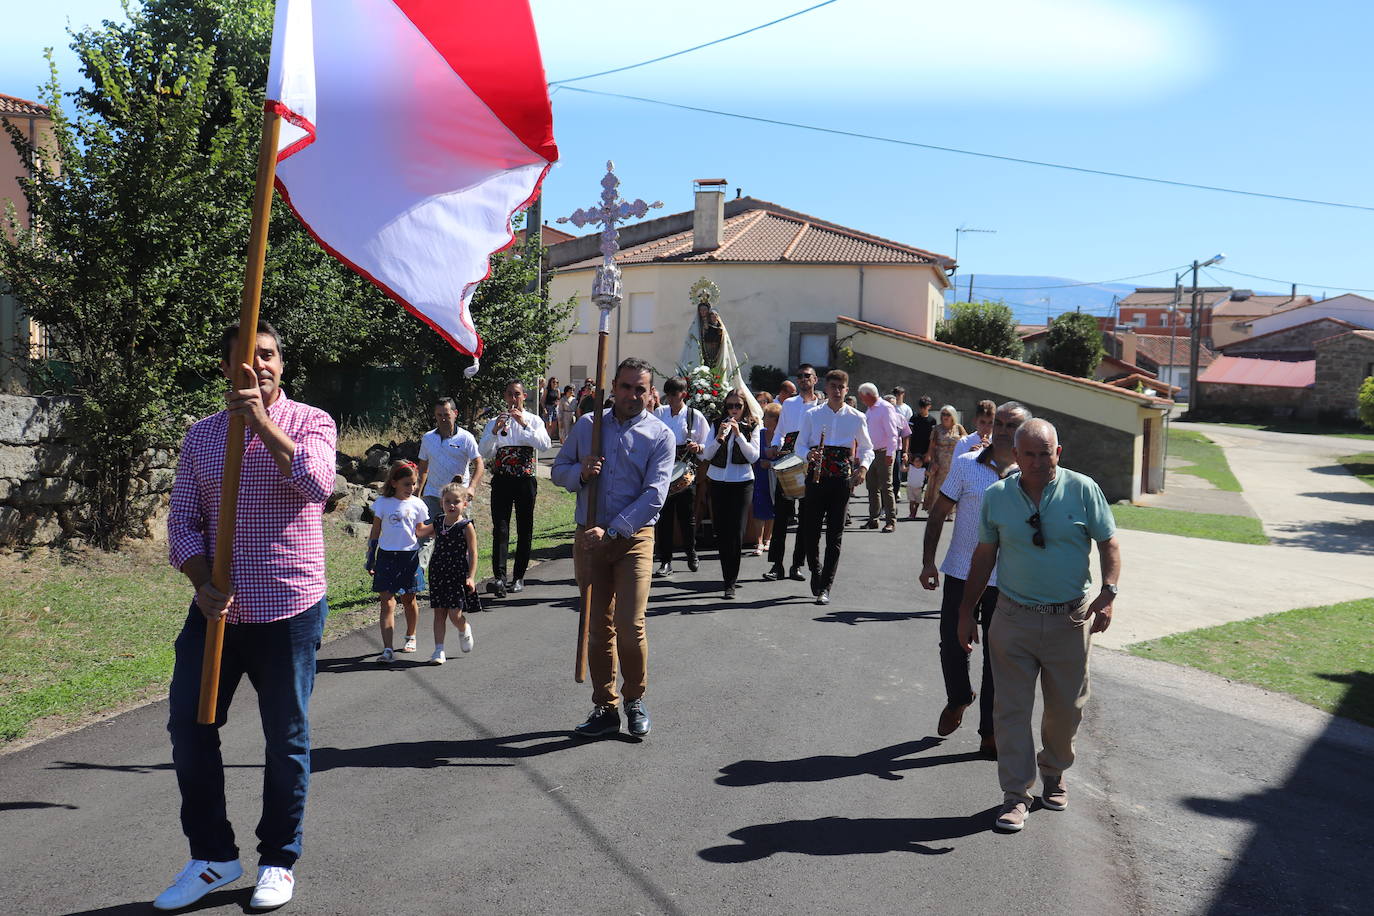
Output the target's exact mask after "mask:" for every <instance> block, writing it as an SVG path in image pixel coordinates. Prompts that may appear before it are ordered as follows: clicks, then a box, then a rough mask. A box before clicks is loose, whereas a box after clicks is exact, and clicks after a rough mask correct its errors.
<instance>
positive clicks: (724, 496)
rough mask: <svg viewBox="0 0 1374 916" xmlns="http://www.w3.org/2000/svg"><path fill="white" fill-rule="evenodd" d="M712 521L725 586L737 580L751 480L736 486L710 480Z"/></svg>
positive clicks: (751, 490)
mask: <svg viewBox="0 0 1374 916" xmlns="http://www.w3.org/2000/svg"><path fill="white" fill-rule="evenodd" d="M710 496H711V518H712V520H713V524H714V526H715V529H716V547H717V548H718V549H719V550H720V572H721V576H722V577H723V578H724V579H725V584H726V585H727V586H729V585H734V584H735V583H736V582H738V581H739V558H740V550H741V547H742V545H743V543H744V521H745V519H746V518H747V517H748V515H749V503H750V502H751V501H752V500H753V498H754V481H753V480H744V481H740V482H739V483H725V482H723V481H720V480H713V481H711V491H710Z"/></svg>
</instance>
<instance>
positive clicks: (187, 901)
mask: <svg viewBox="0 0 1374 916" xmlns="http://www.w3.org/2000/svg"><path fill="white" fill-rule="evenodd" d="M242 877H243V866H242V865H240V864H239V863H238V860H237V859H236V860H234V861H233V862H207V861H206V860H205V859H192V860H191V861H190V862H187V863H186V867H185V868H183V869H182V870H181V872H180V873H179V874H178V875H177V876H176V877H175V878H173V879H172V886H171V887H169V888H167V889H166V890H165V891H163V892H162V893H160V894H158V895H157V899H156V900H154V901H153V909H155V910H179V909H181V908H182V907H186V906H190V905H191V904H193V903H195V902H196V901H197V900H199V899H200V898H202V897H204V896H205V895H206V894H208V893H210V892H211V891H212V890H214V889H215V888H219V887H224V885H226V884H228V883H229V882H231V881H237V880H238V879H239V878H242Z"/></svg>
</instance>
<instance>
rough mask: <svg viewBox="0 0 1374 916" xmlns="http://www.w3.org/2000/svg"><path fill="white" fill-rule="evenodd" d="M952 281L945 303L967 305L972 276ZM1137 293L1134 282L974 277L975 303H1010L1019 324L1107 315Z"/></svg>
mask: <svg viewBox="0 0 1374 916" xmlns="http://www.w3.org/2000/svg"><path fill="white" fill-rule="evenodd" d="M952 279H953V281H954V289H952V290H948V291H946V293H945V302H947V303H948V302H967V301H968V299H969V288H968V286H969V278H968V275H960V274H956V275H955V276H954V277H953V278H952ZM1166 282H1167V281H1166ZM1133 292H1135V285H1134V284H1130V283H1095V284H1087V285H1085V284H1082V283H1081V282H1080V281H1078V280H1073V279H1069V278H1067V277H1026V276H1017V275H1015V274H975V275H974V277H973V299H974V301H978V300H980V299H990V300H992V301H993V302H997V301H1001V302H1004V303H1006V304H1007V305H1009V306H1011V309H1012V311H1013V312H1014V313H1015V314H1016V321H1017V323H1019V324H1044V323H1045V322H1046V320H1047V319H1049V318H1053V317H1054V316H1056V315H1059V314H1061V313H1063V312H1072V311H1075V310H1079V311H1084V312H1091V313H1092V314H1094V315H1107V314H1110V313H1111V310H1112V303H1113V302H1114V301H1115V299H1120V298H1123V297H1125V296H1127V295H1129V294H1131V293H1133ZM1046 300H1048V301H1046Z"/></svg>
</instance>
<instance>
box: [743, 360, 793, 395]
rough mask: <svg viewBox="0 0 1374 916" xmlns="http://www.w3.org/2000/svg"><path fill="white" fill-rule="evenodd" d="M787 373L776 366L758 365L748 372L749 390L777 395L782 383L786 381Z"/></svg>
mask: <svg viewBox="0 0 1374 916" xmlns="http://www.w3.org/2000/svg"><path fill="white" fill-rule="evenodd" d="M786 379H787V373H786V372H785V371H783V370H782V369H779V368H778V367H777V366H770V365H768V364H767V363H760V364H759V365H757V366H755V367H753V368H752V369H750V370H749V388H750V390H751V391H767V392H768V393H769V394H777V393H778V389H779V388H780V387H782V383H783V382H784V381H786Z"/></svg>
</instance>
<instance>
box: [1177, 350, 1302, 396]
mask: <svg viewBox="0 0 1374 916" xmlns="http://www.w3.org/2000/svg"><path fill="white" fill-rule="evenodd" d="M1197 380H1198V381H1199V382H1207V383H1209V384H1213V385H1258V386H1262V387H1264V388H1311V387H1312V386H1313V385H1315V384H1316V382H1317V361H1316V360H1315V359H1309V360H1305V361H1303V362H1300V363H1286V362H1283V361H1282V360H1277V359H1247V358H1245V357H1241V356H1218V357H1217V358H1216V359H1215V360H1214V361H1213V362H1212V365H1210V366H1208V367H1207V371H1206V372H1202V373H1199V374H1198V377H1197Z"/></svg>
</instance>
